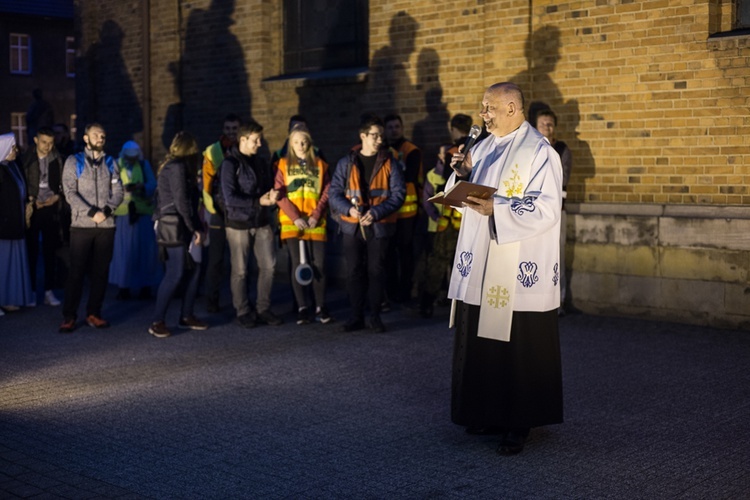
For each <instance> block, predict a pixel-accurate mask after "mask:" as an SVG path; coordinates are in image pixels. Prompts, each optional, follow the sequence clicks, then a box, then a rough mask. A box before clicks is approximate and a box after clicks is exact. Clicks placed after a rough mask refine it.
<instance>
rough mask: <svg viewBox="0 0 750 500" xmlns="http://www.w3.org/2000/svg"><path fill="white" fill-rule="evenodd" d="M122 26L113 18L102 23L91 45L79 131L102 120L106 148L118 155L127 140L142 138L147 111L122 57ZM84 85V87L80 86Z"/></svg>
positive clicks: (84, 77)
mask: <svg viewBox="0 0 750 500" xmlns="http://www.w3.org/2000/svg"><path fill="white" fill-rule="evenodd" d="M125 36H126V34H125V32H123V30H122V28H120V25H119V24H117V23H116V22H115V21H113V20H107V21H104V23H103V24H102V27H101V30H100V35H99V41H98V42H96V43H94V44H92V45H91V47H89V49H88V51H87V52H86V55H85V56H84V61H83V62H84V64H82V65H80V66H76V68H79V67H80V68H81V69H82V70H83V75H79V76H78V77H79V78H83V79H84V80H83V85H84V88H85V89H86V90H85V92H86V98H85V99H78V102H79V103H80V104H79V106H78V112H79V116H78V120H77V121H78V130H80V131H81V132H80V133H79V136H80V135H82V133H83V129H84V127H85V125H86V124H87V123H91V122H98V123H101V124H102V126H103V127H104V129H105V130H106V131H107V144H106V149H107V151H108V152H109V153H110V154H116V153H117V152H119V151H120V149H121V148H122V145H123V144H125V142H127V141H130V140H136V141H138V140H141V141H142V138H140V137H136V134H138V133H140V132H142V131H143V112H142V108H141V103H140V101H139V98H138V96H137V95H136V92H135V89H134V87H133V82H132V80H131V78H130V73H129V72H128V68H127V66H126V65H125V60H124V58H123V56H122V44H123V40H124V39H125ZM79 88H80V87H79Z"/></svg>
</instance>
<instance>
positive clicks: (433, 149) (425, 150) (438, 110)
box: [411, 48, 451, 172]
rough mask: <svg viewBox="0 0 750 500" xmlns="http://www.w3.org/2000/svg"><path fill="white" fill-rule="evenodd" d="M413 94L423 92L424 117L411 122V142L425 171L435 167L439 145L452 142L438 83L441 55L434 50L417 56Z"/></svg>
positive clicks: (446, 113) (422, 52) (445, 106)
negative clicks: (417, 149) (419, 153)
mask: <svg viewBox="0 0 750 500" xmlns="http://www.w3.org/2000/svg"><path fill="white" fill-rule="evenodd" d="M416 91H417V92H424V107H425V111H426V113H427V114H426V115H425V117H424V118H422V119H421V120H419V121H417V122H415V123H414V128H413V129H412V135H411V139H412V141H413V142H414V144H416V145H417V146H419V148H420V149H421V150H422V167H423V169H424V171H425V172H427V171H428V170H430V169H432V168H433V167H434V166H435V163H436V162H437V157H438V151H439V149H440V146H441V145H443V144H450V142H451V135H450V130H449V129H448V122H449V121H450V114H449V113H448V106H447V105H446V104H445V102H443V86H442V85H441V84H440V56H439V55H438V53H437V51H435V50H434V49H429V48H425V49H422V50H421V52H420V53H419V57H418V58H417V87H416Z"/></svg>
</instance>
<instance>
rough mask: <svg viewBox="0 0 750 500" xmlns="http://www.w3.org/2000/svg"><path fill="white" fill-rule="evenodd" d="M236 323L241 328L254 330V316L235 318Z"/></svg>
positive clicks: (248, 314) (249, 314)
mask: <svg viewBox="0 0 750 500" xmlns="http://www.w3.org/2000/svg"><path fill="white" fill-rule="evenodd" d="M237 323H239V324H240V326H241V327H243V328H254V327H255V314H254V313H247V314H243V315H242V316H237Z"/></svg>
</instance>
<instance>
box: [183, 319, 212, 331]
mask: <svg viewBox="0 0 750 500" xmlns="http://www.w3.org/2000/svg"><path fill="white" fill-rule="evenodd" d="M177 326H179V327H180V328H187V329H189V330H207V329H208V323H206V322H205V321H201V320H199V319H198V318H196V317H195V316H188V317H187V318H180V322H179V323H177Z"/></svg>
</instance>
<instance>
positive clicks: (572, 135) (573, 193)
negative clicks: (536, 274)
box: [511, 26, 596, 303]
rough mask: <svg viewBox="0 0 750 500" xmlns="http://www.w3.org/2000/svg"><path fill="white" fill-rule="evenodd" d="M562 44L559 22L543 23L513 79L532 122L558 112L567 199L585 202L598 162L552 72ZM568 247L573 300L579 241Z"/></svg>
mask: <svg viewBox="0 0 750 500" xmlns="http://www.w3.org/2000/svg"><path fill="white" fill-rule="evenodd" d="M561 47H562V46H561V42H560V29H559V28H557V27H556V26H542V27H541V28H539V29H537V30H536V31H534V33H533V34H532V35H531V36H530V37H529V38H528V39H527V40H526V45H525V50H524V52H525V55H526V59H527V63H528V68H529V69H527V70H526V71H523V72H521V73H519V74H518V75H516V76H515V77H513V78H512V79H511V81H513V82H515V83H516V84H518V85H519V86H520V87H521V89H522V90H523V93H524V96H525V98H526V102H528V103H529V112H528V114H527V116H528V118H529V123H531V124H532V125H536V113H537V112H538V111H540V110H541V109H544V108H551V109H552V110H553V111H554V112H555V114H556V115H557V127H555V130H556V136H557V137H558V138H559V139H561V140H563V141H564V142H565V143H567V145H568V148H570V151H571V153H572V155H573V162H572V168H571V173H570V179H569V180H568V186H567V193H568V194H567V202H568V203H570V202H582V201H585V200H586V192H585V190H586V179H588V178H591V177H593V176H594V174H595V171H596V165H595V162H594V156H593V155H592V154H591V148H590V147H589V145H588V143H587V142H586V141H583V140H581V139H580V137H579V135H578V131H577V130H576V129H577V128H578V125H579V123H580V121H581V117H580V110H579V103H578V101H577V100H574V99H573V100H568V101H566V100H565V98H564V97H563V95H562V93H561V92H560V88H559V87H558V86H557V84H556V83H555V82H554V80H553V79H552V77H551V76H550V75H551V74H552V73H553V72H554V71H555V68H556V67H557V63H558V62H559V61H560V58H561V56H560V49H561ZM575 221H576V219H575V218H570V219H569V220H568V228H567V229H568V230H567V237H566V239H570V238H571V237H572V238H575V234H576V228H575ZM571 227H572V229H571ZM566 251H567V254H568V255H569V256H570V259H569V262H570V264H571V265H570V266H566V267H567V268H568V271H567V278H566V284H567V286H568V294H567V297H566V302H567V303H572V302H574V297H572V294H571V292H570V283H571V280H572V275H573V269H574V268H575V245H567V249H566Z"/></svg>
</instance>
